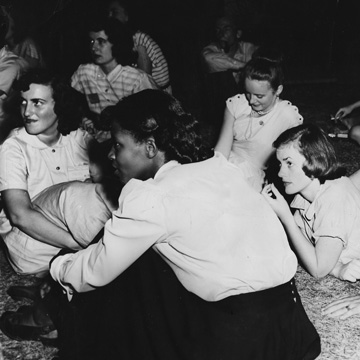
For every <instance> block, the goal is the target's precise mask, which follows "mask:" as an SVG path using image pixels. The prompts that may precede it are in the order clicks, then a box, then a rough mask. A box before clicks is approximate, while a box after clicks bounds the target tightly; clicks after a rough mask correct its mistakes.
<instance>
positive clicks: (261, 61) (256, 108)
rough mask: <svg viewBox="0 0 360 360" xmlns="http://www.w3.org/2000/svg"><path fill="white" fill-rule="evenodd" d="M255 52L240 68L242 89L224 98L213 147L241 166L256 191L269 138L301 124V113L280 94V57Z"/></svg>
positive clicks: (270, 144) (267, 157)
mask: <svg viewBox="0 0 360 360" xmlns="http://www.w3.org/2000/svg"><path fill="white" fill-rule="evenodd" d="M259 50H260V49H259ZM258 54H259V55H256V56H255V55H254V57H253V59H252V60H250V61H249V62H248V63H247V65H246V66H245V68H244V70H243V75H244V76H243V81H244V91H245V93H244V94H238V95H236V96H233V97H231V98H229V99H227V101H226V110H225V114H224V121H223V125H222V129H221V132H220V136H219V139H218V142H217V144H216V146H215V150H217V151H220V152H221V153H222V154H223V155H224V156H225V157H226V158H227V159H229V161H230V162H232V163H233V164H235V165H236V166H238V167H239V168H241V169H242V171H243V173H244V177H245V178H246V179H247V180H248V182H249V183H250V184H251V185H252V186H253V187H254V188H255V189H256V190H257V191H259V192H260V191H261V190H262V186H263V185H264V181H265V170H266V169H267V166H268V163H269V161H270V160H271V158H272V156H273V154H274V153H275V149H274V148H273V142H274V141H275V140H276V139H277V137H278V136H279V135H280V134H281V133H282V132H283V131H285V130H287V129H289V128H291V127H294V126H297V125H300V124H302V122H303V117H302V116H301V115H300V114H299V111H298V109H297V107H296V106H294V105H292V104H291V103H290V102H289V101H287V100H282V99H281V98H280V95H281V93H282V91H283V83H284V74H283V70H282V64H281V58H279V57H274V59H273V58H269V57H267V56H265V53H264V52H260V51H259V52H258Z"/></svg>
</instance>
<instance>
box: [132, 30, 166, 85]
mask: <svg viewBox="0 0 360 360" xmlns="http://www.w3.org/2000/svg"><path fill="white" fill-rule="evenodd" d="M133 40H134V48H135V50H136V48H137V47H138V46H144V47H145V49H146V52H147V54H148V56H149V58H150V60H151V63H152V74H151V75H152V77H153V79H154V81H155V83H156V85H157V86H159V88H161V89H164V88H166V87H168V86H169V85H170V77H169V68H168V63H167V61H166V59H165V57H164V54H163V52H162V51H161V49H160V47H159V45H158V44H157V43H156V42H155V41H154V40H153V39H152V38H151V37H150V36H149V35H148V34H145V33H143V32H141V31H137V32H136V33H135V34H134V36H133Z"/></svg>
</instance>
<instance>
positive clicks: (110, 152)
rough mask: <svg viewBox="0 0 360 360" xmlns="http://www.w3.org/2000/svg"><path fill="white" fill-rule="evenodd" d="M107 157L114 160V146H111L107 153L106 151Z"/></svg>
mask: <svg viewBox="0 0 360 360" xmlns="http://www.w3.org/2000/svg"><path fill="white" fill-rule="evenodd" d="M108 159H109V160H115V152H114V147H113V146H112V147H111V149H110V151H109V153H108Z"/></svg>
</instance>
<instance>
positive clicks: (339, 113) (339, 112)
mask: <svg viewBox="0 0 360 360" xmlns="http://www.w3.org/2000/svg"><path fill="white" fill-rule="evenodd" d="M343 116H344V109H342V108H341V109H340V110H339V111H338V112H337V113H336V114H335V119H340V118H342V117H343Z"/></svg>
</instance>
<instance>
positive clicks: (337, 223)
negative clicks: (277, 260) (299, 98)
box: [263, 124, 360, 282]
mask: <svg viewBox="0 0 360 360" xmlns="http://www.w3.org/2000/svg"><path fill="white" fill-rule="evenodd" d="M274 148H275V149H276V156H277V159H278V161H279V163H280V170H279V174H278V175H279V177H280V178H281V180H282V182H283V183H284V187H285V193H286V194H288V195H296V196H295V198H294V200H293V201H292V203H291V205H290V207H291V208H292V209H293V211H294V215H293V214H292V211H291V210H290V207H289V206H288V204H287V202H286V201H285V199H284V198H283V197H282V195H281V194H280V192H279V191H278V190H277V189H276V187H275V186H274V185H272V184H270V185H266V186H265V187H264V190H263V195H264V196H265V198H266V199H267V200H268V202H269V204H270V205H271V206H272V207H273V209H274V210H275V212H276V213H277V215H278V216H279V218H280V220H281V221H282V223H283V224H284V227H285V229H286V231H287V233H288V235H289V238H290V241H291V242H292V244H293V246H294V249H295V251H296V252H297V254H298V256H299V258H300V260H301V262H302V264H303V266H304V267H305V269H306V270H307V271H308V272H309V273H310V274H311V275H312V276H314V277H316V278H322V277H324V276H326V275H328V274H332V275H333V276H335V277H337V278H339V279H341V280H347V281H352V282H354V281H356V280H357V279H359V278H360V192H359V190H358V188H357V185H356V182H355V181H356V179H355V178H354V177H350V178H348V177H346V176H342V175H344V169H343V168H342V167H341V166H339V163H338V161H337V157H336V153H335V150H334V148H333V146H332V144H331V143H330V141H329V139H328V138H327V135H326V134H325V133H324V131H322V130H321V129H320V128H319V127H318V126H316V125H312V124H308V125H301V126H298V127H294V128H292V129H289V130H287V131H285V132H283V133H282V134H281V135H280V136H279V137H278V139H277V140H276V141H275V142H274Z"/></svg>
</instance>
